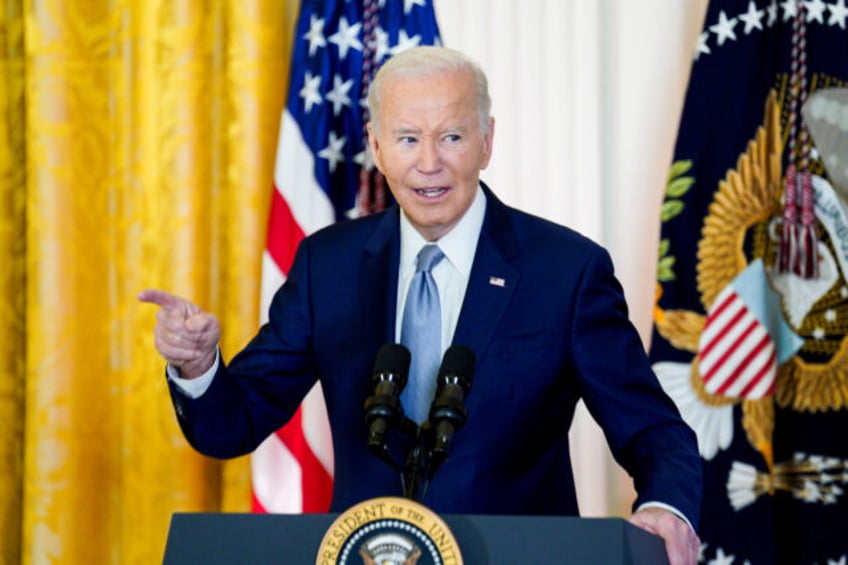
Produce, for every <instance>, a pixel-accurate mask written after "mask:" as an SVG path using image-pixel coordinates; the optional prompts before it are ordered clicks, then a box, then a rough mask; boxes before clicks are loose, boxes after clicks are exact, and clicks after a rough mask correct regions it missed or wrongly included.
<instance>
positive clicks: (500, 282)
mask: <svg viewBox="0 0 848 565" xmlns="http://www.w3.org/2000/svg"><path fill="white" fill-rule="evenodd" d="M489 284H490V285H492V286H499V287H501V288H503V287H505V286H506V281H505V280H504V279H502V278H501V277H489Z"/></svg>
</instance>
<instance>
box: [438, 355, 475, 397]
mask: <svg viewBox="0 0 848 565" xmlns="http://www.w3.org/2000/svg"><path fill="white" fill-rule="evenodd" d="M476 366H477V357H476V356H475V355H474V350H473V349H471V348H470V347H468V346H466V345H451V346H450V347H449V348H448V350H447V351H445V356H444V358H443V359H442V366H441V368H440V369H439V375H440V376H446V375H456V376H458V377H462V378H464V379H465V381H466V382H467V384H468V388H471V383H472V382H474V370H475V369H476Z"/></svg>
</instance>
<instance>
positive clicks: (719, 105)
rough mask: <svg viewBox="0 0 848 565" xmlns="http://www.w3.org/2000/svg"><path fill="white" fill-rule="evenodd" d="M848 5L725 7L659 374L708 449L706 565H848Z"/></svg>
mask: <svg viewBox="0 0 848 565" xmlns="http://www.w3.org/2000/svg"><path fill="white" fill-rule="evenodd" d="M846 79H848V5H846V0H828V1H825V0H808V1H801V0H781V1H777V0H712V1H711V2H710V3H709V5H708V8H707V13H706V18H705V21H704V27H703V31H702V33H701V34H700V36H699V39H698V42H697V45H696V47H695V50H694V61H693V65H692V72H691V76H690V82H689V87H688V90H687V93H686V99H685V102H684V108H683V114H682V117H681V122H680V131H679V134H678V139H677V143H676V146H675V150H674V159H673V163H672V166H671V168H670V171H669V176H668V183H667V186H666V192H665V199H664V202H663V206H662V217H661V222H662V227H661V238H660V248H659V264H658V270H657V291H656V296H657V302H656V307H655V310H654V335H653V339H652V345H651V352H650V354H651V359H652V362H653V364H654V368H655V370H656V372H657V374H658V376H659V377H660V380H661V382H662V384H663V386H664V387H665V389H666V390H667V391H668V392H669V394H670V395H671V396H672V397H673V398H674V400H675V401H676V403H677V405H678V407H679V408H680V411H681V414H682V415H683V417H684V419H685V420H686V421H687V422H688V423H689V424H690V426H692V428H693V429H694V430H695V432H696V433H697V436H698V447H699V450H700V453H701V457H702V460H703V465H704V474H705V475H704V476H705V481H704V484H705V486H704V488H705V491H704V498H703V500H704V502H703V506H702V515H701V530H700V532H699V533H700V537H701V541H702V548H701V561H702V562H705V563H752V564H759V563H792V564H797V563H810V564H812V563H819V564H821V565H824V564H827V563H843V564H844V563H847V562H848V493H846V490H848V441H846V439H845V431H846V430H848V410H846V407H848V339H846V337H848V283H846V280H848V268H847V267H848V208H847V207H846V204H845V203H846V201H848V182H846V179H848V142H846V141H845V140H846V137H848V97H846V96H845V92H846V91H845V89H844V88H843V87H844V86H845V83H846Z"/></svg>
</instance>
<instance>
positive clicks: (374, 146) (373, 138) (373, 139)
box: [365, 122, 385, 174]
mask: <svg viewBox="0 0 848 565" xmlns="http://www.w3.org/2000/svg"><path fill="white" fill-rule="evenodd" d="M365 128H366V130H367V131H368V148H369V149H370V150H371V158H372V159H373V160H374V165H376V167H377V170H378V171H380V172H381V173H383V156H382V154H381V153H380V142H379V141H378V140H377V134H376V133H375V132H374V126H373V125H372V122H368V123H367V124H365ZM383 174H385V173H383Z"/></svg>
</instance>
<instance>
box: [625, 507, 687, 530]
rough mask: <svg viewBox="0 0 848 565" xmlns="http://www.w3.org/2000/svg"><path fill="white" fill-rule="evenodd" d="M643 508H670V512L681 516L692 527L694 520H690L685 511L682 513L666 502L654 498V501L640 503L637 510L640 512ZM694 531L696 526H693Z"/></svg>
mask: <svg viewBox="0 0 848 565" xmlns="http://www.w3.org/2000/svg"><path fill="white" fill-rule="evenodd" d="M643 508H662V509H663V510H668V511H669V512H671V513H672V514H674V515H675V516H677V517H678V518H680V519H681V520H683V521H684V522H686V525H688V526H689V527H690V528H692V522H690V521H689V519H688V518H687V517H686V516H684V515H683V513H681V512H680V510H678V509H677V508H675V507H674V506H670V505H668V504H665V503H664V502H657V501H653V500H652V501H648V502H643V503H642V504H640V505H639V507H638V508H637V509H636V512H639V511H640V510H642V509H643ZM692 531H693V532H694V531H695V528H692Z"/></svg>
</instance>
